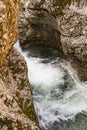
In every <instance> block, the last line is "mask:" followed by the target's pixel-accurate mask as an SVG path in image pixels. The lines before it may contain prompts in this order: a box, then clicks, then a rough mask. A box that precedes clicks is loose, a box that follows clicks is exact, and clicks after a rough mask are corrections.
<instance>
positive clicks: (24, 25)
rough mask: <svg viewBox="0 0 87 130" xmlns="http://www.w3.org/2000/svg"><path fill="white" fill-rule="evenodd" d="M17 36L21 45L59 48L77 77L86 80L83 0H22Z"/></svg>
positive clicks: (85, 7) (86, 8)
mask: <svg viewBox="0 0 87 130" xmlns="http://www.w3.org/2000/svg"><path fill="white" fill-rule="evenodd" d="M19 38H20V42H21V45H22V47H23V48H29V47H31V46H42V47H43V46H47V47H53V48H56V49H57V50H61V51H62V52H63V53H64V54H65V55H67V56H68V57H69V59H70V60H71V62H72V65H73V67H74V68H75V69H76V70H77V73H78V76H79V78H80V79H81V80H84V81H86V80H87V1H86V0H33V1H32V0H27V1H26V2H25V1H24V0H21V6H20V15H19Z"/></svg>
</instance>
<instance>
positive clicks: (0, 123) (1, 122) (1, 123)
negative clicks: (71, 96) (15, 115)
mask: <svg viewBox="0 0 87 130" xmlns="http://www.w3.org/2000/svg"><path fill="white" fill-rule="evenodd" d="M5 125H6V126H7V128H8V130H13V126H12V121H11V120H7V119H4V120H3V119H1V118H0V129H1V128H2V127H3V126H5Z"/></svg>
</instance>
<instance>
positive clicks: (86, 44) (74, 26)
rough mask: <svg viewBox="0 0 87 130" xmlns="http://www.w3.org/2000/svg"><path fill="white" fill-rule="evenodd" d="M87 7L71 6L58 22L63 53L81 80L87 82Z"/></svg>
mask: <svg viewBox="0 0 87 130" xmlns="http://www.w3.org/2000/svg"><path fill="white" fill-rule="evenodd" d="M86 11H87V6H86V3H85V5H84V6H83V5H82V4H81V5H79V6H76V5H71V6H69V7H68V8H66V10H65V12H64V15H63V16H62V17H61V18H60V20H59V21H58V23H59V26H60V32H61V43H62V48H63V52H64V54H65V55H68V56H69V57H70V59H74V62H73V63H74V64H75V65H73V66H74V67H75V68H76V70H77V73H78V76H79V78H80V79H81V80H87V13H86Z"/></svg>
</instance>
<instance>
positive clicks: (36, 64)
mask: <svg viewBox="0 0 87 130" xmlns="http://www.w3.org/2000/svg"><path fill="white" fill-rule="evenodd" d="M16 47H17V48H18V50H19V51H20V52H21V53H22V54H23V56H24V57H25V59H26V61H27V65H28V70H29V80H30V83H31V84H32V85H33V87H34V88H33V93H34V95H33V97H34V103H35V108H36V112H37V114H38V117H39V116H41V119H40V118H39V119H40V120H39V121H40V125H41V127H44V128H45V129H47V128H48V127H49V125H50V124H52V123H53V122H55V121H59V119H62V120H68V119H72V120H73V119H74V117H75V115H76V114H78V113H79V112H83V111H86V112H87V83H81V82H80V81H79V80H78V78H77V76H76V73H75V71H74V70H73V69H72V68H71V66H70V64H69V63H68V62H67V63H66V62H65V61H64V60H63V61H62V62H60V63H59V65H56V66H55V65H52V64H51V63H47V64H43V63H41V59H40V58H35V57H34V58H32V57H31V58H28V56H27V54H28V52H22V50H21V49H20V46H19V43H17V44H16ZM56 64H58V63H56ZM60 66H61V67H60ZM63 68H64V69H66V70H67V71H68V73H69V75H70V76H71V77H72V82H74V83H70V84H71V85H72V88H71V89H70V90H68V91H64V92H63V93H61V91H60V89H59V86H60V84H64V79H63V76H64V74H65V73H66V72H65V71H64V69H63ZM73 80H74V81H73ZM70 82H71V80H70ZM53 94H55V95H56V96H53ZM58 95H60V96H59V97H58ZM52 96H53V97H52Z"/></svg>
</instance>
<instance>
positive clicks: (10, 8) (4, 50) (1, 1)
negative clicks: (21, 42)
mask: <svg viewBox="0 0 87 130" xmlns="http://www.w3.org/2000/svg"><path fill="white" fill-rule="evenodd" d="M18 10H19V0H0V67H1V66H2V65H3V63H4V61H5V59H6V56H7V55H8V54H9V51H10V50H11V48H12V46H13V44H14V43H15V42H16V40H17V38H18V33H17V27H18Z"/></svg>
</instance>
